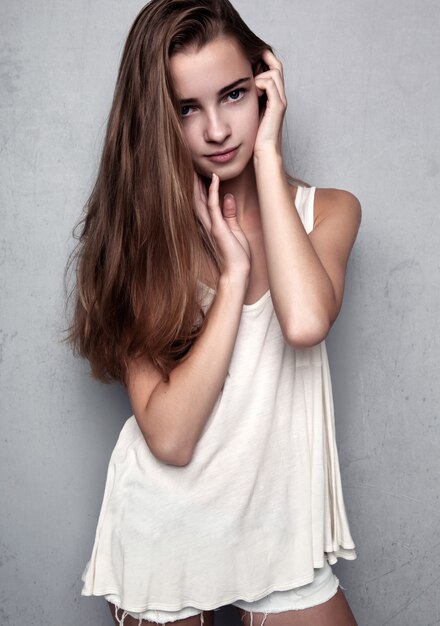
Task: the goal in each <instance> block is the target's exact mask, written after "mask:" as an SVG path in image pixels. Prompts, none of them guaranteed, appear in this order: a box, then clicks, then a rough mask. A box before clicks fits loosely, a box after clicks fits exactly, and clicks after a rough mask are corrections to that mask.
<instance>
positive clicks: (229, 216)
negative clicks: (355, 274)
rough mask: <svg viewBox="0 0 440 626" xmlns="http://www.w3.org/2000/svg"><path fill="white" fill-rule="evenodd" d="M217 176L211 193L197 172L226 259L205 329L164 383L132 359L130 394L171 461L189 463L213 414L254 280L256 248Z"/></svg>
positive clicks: (202, 208)
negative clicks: (252, 254) (251, 279)
mask: <svg viewBox="0 0 440 626" xmlns="http://www.w3.org/2000/svg"><path fill="white" fill-rule="evenodd" d="M219 182H220V181H219V178H218V176H215V175H213V180H212V182H211V185H210V187H209V197H207V195H206V192H205V189H204V186H203V184H202V183H201V180H200V179H199V177H198V176H197V175H196V176H195V180H194V195H195V198H194V199H195V207H196V211H197V213H198V215H199V217H200V219H201V220H202V223H203V224H204V226H205V228H206V229H207V230H208V231H209V232H210V233H211V235H212V236H213V237H214V239H215V241H216V243H217V245H218V249H219V252H220V255H221V257H222V272H221V275H220V278H219V282H218V285H217V292H216V296H215V298H214V301H213V303H212V304H211V307H210V309H209V311H208V314H207V317H206V320H205V328H204V330H203V332H202V333H201V335H200V336H199V337H198V338H197V340H196V341H195V343H194V345H193V346H192V348H191V350H190V351H189V354H188V355H187V357H186V358H185V359H184V360H183V361H182V362H181V363H180V364H179V365H177V366H176V367H175V368H174V369H173V370H172V371H171V373H170V378H169V381H168V382H164V381H163V380H162V377H161V376H160V374H159V372H158V371H157V370H156V369H155V368H154V367H153V365H152V364H151V362H150V361H149V360H148V359H147V358H142V359H139V360H137V361H135V362H133V363H131V365H130V367H129V375H128V385H127V386H128V392H129V395H130V400H131V403H132V407H133V411H134V414H135V416H136V419H137V422H138V424H139V427H140V429H141V431H142V433H143V435H144V437H145V440H146V442H147V444H148V446H149V447H150V449H151V451H152V453H153V454H154V455H155V456H157V457H158V458H159V459H160V460H162V461H164V462H165V463H170V464H172V465H186V464H187V463H189V461H190V460H191V457H192V454H193V452H194V448H195V446H196V444H197V441H198V440H199V438H200V436H201V434H202V431H203V428H204V426H205V424H206V422H207V420H208V417H209V416H210V414H211V411H212V409H213V407H214V404H215V402H216V400H217V398H218V395H219V393H220V391H221V388H222V386H223V383H224V381H225V378H226V374H227V371H228V366H229V362H230V360H231V356H232V351H233V349H234V344H235V339H236V336H237V331H238V327H239V324H240V316H241V312H242V306H243V301H244V298H245V294H246V289H247V285H248V282H249V271H250V249H249V244H248V242H247V239H246V237H245V235H244V233H243V231H242V230H241V228H240V226H239V224H238V220H237V210H236V205H235V200H234V198H233V196H231V195H230V196H229V197H227V198H225V199H224V201H223V206H222V208H221V207H220V200H219Z"/></svg>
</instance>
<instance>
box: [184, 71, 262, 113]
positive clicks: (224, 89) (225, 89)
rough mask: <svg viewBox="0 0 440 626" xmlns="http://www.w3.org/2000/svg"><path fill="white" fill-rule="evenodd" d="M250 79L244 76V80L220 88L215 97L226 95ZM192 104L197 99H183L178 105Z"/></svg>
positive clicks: (240, 79)
mask: <svg viewBox="0 0 440 626" xmlns="http://www.w3.org/2000/svg"><path fill="white" fill-rule="evenodd" d="M250 79H251V77H250V76H245V77H244V78H239V79H238V80H234V82H233V83H230V84H229V85H226V86H225V87H222V88H221V89H220V91H218V92H217V95H218V96H223V95H224V94H225V93H228V91H232V90H233V89H235V88H236V87H238V86H239V85H242V84H243V83H247V82H249V81H250ZM193 102H197V98H185V100H179V104H180V105H181V106H185V105H187V104H192V103H193Z"/></svg>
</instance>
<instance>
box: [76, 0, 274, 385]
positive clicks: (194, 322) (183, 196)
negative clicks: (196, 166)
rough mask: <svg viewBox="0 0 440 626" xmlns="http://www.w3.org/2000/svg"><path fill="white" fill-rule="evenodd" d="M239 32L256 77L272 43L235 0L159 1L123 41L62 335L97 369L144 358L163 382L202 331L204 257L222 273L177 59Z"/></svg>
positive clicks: (117, 368) (122, 367) (115, 370)
mask: <svg viewBox="0 0 440 626" xmlns="http://www.w3.org/2000/svg"><path fill="white" fill-rule="evenodd" d="M220 35H224V36H231V37H234V38H235V39H236V40H237V41H238V43H239V44H240V45H241V48H242V50H243V52H244V54H245V55H246V57H247V58H248V59H249V61H250V62H251V64H252V66H253V69H254V73H255V74H256V73H258V72H259V71H262V70H263V69H265V67H264V64H263V63H262V60H261V57H262V53H263V51H264V49H266V48H269V49H271V48H270V46H268V45H267V44H266V43H265V42H264V41H262V40H261V39H260V38H259V37H257V36H256V35H254V33H252V31H251V30H250V29H249V28H248V27H247V26H246V24H245V23H244V22H243V20H242V19H241V17H240V16H239V14H238V13H237V11H236V10H235V9H234V8H233V6H232V5H231V4H230V2H229V1H228V0H152V2H150V3H149V4H147V5H146V6H145V7H144V8H143V9H142V10H141V12H140V13H139V15H138V16H137V18H136V20H135V22H134V24H133V26H132V28H131V30H130V32H129V35H128V38H127V41H126V44H125V47H124V51H123V54H122V59H121V63H120V68H119V72H118V78H117V82H116V88H115V93H114V98H113V104H112V107H111V111H110V115H109V120H108V125H107V131H106V136H105V141H104V147H103V152H102V157H101V162H100V167H99V172H98V176H97V180H96V183H95V185H94V188H93V190H92V193H91V195H90V197H89V199H88V201H87V203H86V206H85V215H84V217H83V219H82V220H81V222H80V224H79V225H78V226H79V227H80V234H79V236H78V239H79V241H78V244H77V247H76V248H75V250H74V251H73V253H72V255H71V257H70V259H69V262H68V266H67V268H66V277H67V276H68V274H69V271H70V270H71V269H73V268H74V269H75V272H76V288H75V289H74V291H73V293H72V294H71V295H73V296H74V302H75V305H74V311H73V315H72V323H71V326H70V328H69V329H68V337H67V340H68V341H70V342H71V343H72V344H73V347H74V350H75V351H76V352H77V353H79V354H80V355H81V356H83V357H86V358H87V359H88V360H89V361H90V364H91V368H92V373H93V375H94V376H95V377H96V378H98V379H100V380H102V381H104V382H110V381H112V380H117V381H120V382H122V383H124V384H125V383H126V372H127V361H128V359H130V358H133V357H138V356H140V355H147V356H148V357H149V358H150V359H151V360H152V361H153V363H154V364H155V366H156V367H157V368H158V369H159V370H160V371H161V372H162V374H163V375H164V377H165V379H167V378H168V374H169V372H170V370H171V369H172V367H173V365H174V364H175V363H176V362H178V361H179V359H181V358H183V356H184V355H185V354H186V353H187V351H188V349H189V347H190V346H191V344H192V342H193V341H194V340H195V339H196V338H197V336H198V335H199V334H200V332H202V330H203V324H200V323H198V321H199V322H200V320H201V319H202V320H203V317H204V315H203V310H202V309H201V306H200V302H199V283H198V279H199V278H200V275H201V274H200V272H201V268H202V264H203V263H206V260H207V259H208V260H210V261H211V262H212V266H213V267H214V268H216V269H217V270H219V268H220V266H219V258H218V254H217V252H216V248H215V244H214V242H213V240H212V239H211V238H210V237H209V235H208V234H207V232H206V231H205V229H204V228H203V226H202V224H201V223H200V221H199V220H198V218H197V216H196V213H195V210H194V198H193V165H192V161H191V155H190V153H189V150H188V148H187V146H186V144H185V140H184V138H183V134H182V131H181V123H180V117H179V109H178V101H177V97H176V94H175V92H174V90H173V84H172V81H171V72H170V64H169V61H170V57H171V56H172V54H174V53H175V52H177V51H178V50H181V49H182V48H184V47H185V46H188V45H195V46H197V47H202V46H203V45H204V44H206V43H208V42H209V41H211V40H213V39H215V38H216V37H218V36H220Z"/></svg>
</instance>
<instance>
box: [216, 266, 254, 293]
mask: <svg viewBox="0 0 440 626" xmlns="http://www.w3.org/2000/svg"><path fill="white" fill-rule="evenodd" d="M248 284H249V270H246V269H243V270H235V271H234V272H227V271H226V272H223V273H222V274H221V275H220V277H219V282H218V290H222V291H225V292H227V293H229V294H237V297H239V298H243V297H244V295H245V292H246V289H247V286H248Z"/></svg>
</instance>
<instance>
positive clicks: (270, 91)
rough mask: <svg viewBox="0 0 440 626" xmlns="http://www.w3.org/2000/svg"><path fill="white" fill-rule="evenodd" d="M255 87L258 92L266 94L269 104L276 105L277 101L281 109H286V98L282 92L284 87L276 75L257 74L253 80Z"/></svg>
mask: <svg viewBox="0 0 440 626" xmlns="http://www.w3.org/2000/svg"><path fill="white" fill-rule="evenodd" d="M254 81H255V85H256V87H257V89H258V90H259V91H263V92H264V93H266V95H267V97H268V101H269V103H270V104H271V105H272V104H274V105H275V104H276V102H277V101H279V103H280V104H281V105H282V107H283V108H286V107H287V98H286V95H285V92H284V85H283V83H282V82H281V81H280V79H279V75H278V77H277V75H276V74H272V73H269V72H265V73H264V74H258V76H255V78H254Z"/></svg>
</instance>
